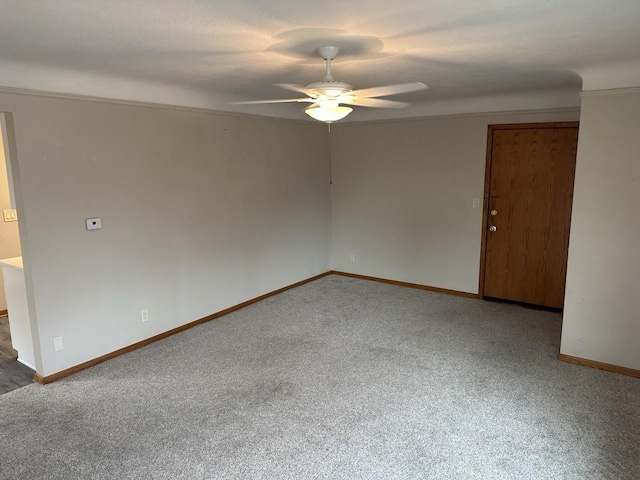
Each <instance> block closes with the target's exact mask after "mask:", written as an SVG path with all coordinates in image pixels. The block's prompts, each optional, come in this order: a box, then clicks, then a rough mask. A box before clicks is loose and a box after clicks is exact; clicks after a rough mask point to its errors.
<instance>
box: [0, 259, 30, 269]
mask: <svg viewBox="0 0 640 480" xmlns="http://www.w3.org/2000/svg"><path fill="white" fill-rule="evenodd" d="M0 266H3V267H10V268H14V269H16V270H20V271H23V270H24V267H23V266H22V257H13V258H4V259H2V260H0Z"/></svg>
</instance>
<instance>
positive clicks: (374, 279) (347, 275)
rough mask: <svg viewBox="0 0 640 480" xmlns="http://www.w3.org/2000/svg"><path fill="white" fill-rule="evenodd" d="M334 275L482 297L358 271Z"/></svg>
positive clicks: (461, 295)
mask: <svg viewBox="0 0 640 480" xmlns="http://www.w3.org/2000/svg"><path fill="white" fill-rule="evenodd" d="M329 273H331V274H332V275H342V276H343V277H351V278H359V279H361V280H371V281H373V282H380V283H388V284H391V285H399V286H401V287H409V288H417V289H419V290H428V291H429V292H436V293H445V294H447V295H456V296H458V297H466V298H480V297H479V296H478V294H477V293H469V292H461V291H459V290H449V289H448V288H440V287H430V286H428V285H421V284H419V283H409V282H401V281H399V280H388V279H386V278H378V277H370V276H368V275H359V274H357V273H347V272H339V271H336V270H331V272H329Z"/></svg>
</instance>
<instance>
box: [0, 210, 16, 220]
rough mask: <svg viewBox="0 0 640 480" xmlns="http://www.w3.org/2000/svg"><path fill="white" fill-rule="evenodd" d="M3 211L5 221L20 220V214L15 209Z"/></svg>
mask: <svg viewBox="0 0 640 480" xmlns="http://www.w3.org/2000/svg"><path fill="white" fill-rule="evenodd" d="M2 213H3V215H4V221H5V222H15V221H16V220H18V215H17V213H16V211H15V210H3V211H2Z"/></svg>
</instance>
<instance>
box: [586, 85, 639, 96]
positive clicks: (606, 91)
mask: <svg viewBox="0 0 640 480" xmlns="http://www.w3.org/2000/svg"><path fill="white" fill-rule="evenodd" d="M630 93H631V94H634V93H640V87H631V88H607V89H603V90H586V91H583V92H580V96H581V97H596V96H599V95H626V94H630Z"/></svg>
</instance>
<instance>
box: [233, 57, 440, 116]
mask: <svg viewBox="0 0 640 480" xmlns="http://www.w3.org/2000/svg"><path fill="white" fill-rule="evenodd" d="M339 51H340V49H339V48H338V47H334V46H326V47H320V48H318V54H319V55H320V56H321V57H322V58H323V59H324V60H325V61H326V63H327V70H326V74H325V76H324V78H323V79H322V80H320V81H319V82H314V83H311V84H309V85H307V86H306V87H303V86H302V85H294V84H291V83H280V84H278V86H279V87H282V88H284V89H287V90H292V91H294V92H298V93H303V94H305V95H307V96H306V97H303V98H283V99H274V100H255V101H246V102H234V103H236V104H243V105H249V104H260V103H288V102H298V103H311V105H309V106H308V107H307V108H305V109H304V112H305V113H306V114H308V115H309V116H311V117H312V118H315V119H316V120H319V121H321V122H326V123H333V122H336V121H338V120H341V119H343V118H344V117H346V116H347V115H349V114H350V113H351V112H352V111H353V108H351V107H347V106H344V105H354V106H358V107H376V108H403V107H406V106H407V105H409V104H408V103H405V102H397V101H393V100H385V99H381V98H376V97H386V96H389V95H397V94H399V93H407V92H415V91H418V90H423V89H425V88H427V86H426V85H425V84H424V83H422V82H411V83H401V84H397V85H387V86H384V87H374V88H365V89H362V90H352V89H351V85H349V84H348V83H344V82H338V81H336V80H335V79H334V78H333V75H331V60H333V59H335V58H336V56H337V55H338V52H339Z"/></svg>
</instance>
